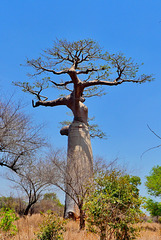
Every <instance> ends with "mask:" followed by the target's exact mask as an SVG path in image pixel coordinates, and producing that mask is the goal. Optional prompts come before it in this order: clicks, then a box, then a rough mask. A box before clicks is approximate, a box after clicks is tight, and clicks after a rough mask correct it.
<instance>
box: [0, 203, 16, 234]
mask: <svg viewBox="0 0 161 240" xmlns="http://www.w3.org/2000/svg"><path fill="white" fill-rule="evenodd" d="M0 218H1V219H0V229H1V230H2V231H3V232H6V233H8V235H15V234H16V232H17V228H16V226H15V225H14V224H13V222H14V221H15V220H17V219H18V218H17V217H16V214H15V212H14V210H12V209H8V208H1V210H0Z"/></svg>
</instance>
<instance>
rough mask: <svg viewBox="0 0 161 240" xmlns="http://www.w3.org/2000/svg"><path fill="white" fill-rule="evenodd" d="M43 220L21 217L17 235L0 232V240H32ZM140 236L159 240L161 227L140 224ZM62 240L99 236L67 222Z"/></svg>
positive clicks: (88, 239) (96, 239) (140, 239)
mask: <svg viewBox="0 0 161 240" xmlns="http://www.w3.org/2000/svg"><path fill="white" fill-rule="evenodd" d="M42 221H43V218H42V216H41V215H40V214H34V215H32V216H27V217H22V218H20V219H19V220H17V221H16V223H15V224H16V226H17V228H18V233H17V234H16V235H15V236H13V237H11V236H8V237H7V236H5V235H4V233H2V232H0V240H33V239H34V238H35V234H34V233H36V232H37V231H38V230H39V224H41V223H42ZM139 227H140V229H141V232H140V236H139V237H138V238H137V240H159V239H161V225H160V224H158V223H141V224H139ZM64 240H99V236H98V235H95V234H92V233H89V232H87V231H85V230H84V231H80V230H79V222H77V221H76V222H74V221H72V220H71V221H69V222H68V223H67V225H66V232H65V233H64Z"/></svg>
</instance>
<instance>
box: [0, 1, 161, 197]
mask: <svg viewBox="0 0 161 240" xmlns="http://www.w3.org/2000/svg"><path fill="white" fill-rule="evenodd" d="M0 23H1V24H0V56H1V57H0V89H1V92H0V95H1V96H3V97H6V98H9V97H10V96H11V95H12V94H13V93H14V98H15V99H16V101H18V100H19V99H21V101H22V102H24V103H25V104H27V107H26V109H25V112H26V114H29V115H32V118H33V121H35V122H36V123H38V124H41V123H45V127H44V134H45V135H46V137H47V138H48V139H49V141H50V142H51V143H52V145H53V146H54V147H55V148H59V147H63V148H65V149H66V146H67V139H66V137H62V136H60V134H59V129H58V126H59V122H60V121H63V120H64V119H65V118H66V114H65V113H66V112H67V111H68V110H67V109H66V108H64V107H56V108H52V109H51V108H49V109H47V108H37V109H33V108H32V107H31V100H32V96H30V95H28V94H24V93H22V92H21V90H20V89H18V88H17V87H15V86H13V85H12V81H28V78H27V76H26V73H27V72H28V68H26V67H22V66H20V64H23V63H25V59H26V57H29V58H36V57H38V56H39V54H40V52H41V50H42V49H45V48H48V47H51V46H52V41H53V40H55V38H66V39H68V40H72V41H73V40H79V39H84V38H92V39H94V40H96V41H98V42H99V44H100V45H101V46H102V47H103V48H104V49H105V50H107V51H109V52H111V53H113V52H120V51H121V52H123V53H124V54H125V55H126V56H127V57H132V58H133V59H134V60H135V61H136V62H138V63H142V62H143V63H144V65H143V66H142V67H141V69H140V73H145V74H154V77H155V81H153V82H151V83H144V84H142V85H140V84H139V85H136V84H124V85H121V86H118V87H107V88H106V91H107V95H106V96H103V97H101V98H93V99H92V98H91V99H89V100H87V101H86V104H87V106H88V107H89V117H92V116H95V117H96V122H97V123H98V124H99V126H100V127H101V128H102V130H103V131H105V132H106V134H107V135H108V136H109V137H108V139H107V140H92V147H93V153H94V156H96V155H100V156H102V157H104V158H105V159H106V160H107V161H110V160H113V159H115V158H116V157H118V159H119V163H120V164H123V165H124V166H126V167H127V168H128V169H129V170H130V171H131V172H132V173H133V174H136V175H139V176H140V177H141V179H142V181H143V182H144V180H145V175H148V173H149V171H150V170H151V168H152V167H153V166H154V165H157V164H159V165H161V159H160V156H161V148H160V149H159V148H158V149H156V150H153V151H150V152H148V153H146V154H145V155H144V157H143V158H142V159H141V158H140V156H141V154H142V153H143V152H144V151H145V150H146V149H148V148H150V147H152V146H155V145H158V144H160V141H159V139H158V138H156V137H155V136H154V135H153V134H152V133H151V132H150V131H149V129H148V128H147V124H149V125H150V127H151V128H152V129H153V130H154V131H156V132H157V133H158V134H160V135H161V94H160V90H161V52H160V49H161V1H160V0H155V1H152V0H135V1H131V0H130V1H129V0H122V1H120V0H100V1H98V0H97V1H96V0H86V1H85V0H82V1H73V0H69V1H65V0H62V1H61V0H60V1H53V0H46V1H42V0H23V1H22V0H15V1H12V0H5V1H1V3H0ZM52 95H53V98H55V97H56V96H55V95H54V92H53V94H52ZM0 171H1V172H3V171H4V170H3V169H1V170H0ZM1 183H2V184H1V185H0V192H1V194H5V192H10V191H11V190H10V189H9V188H8V185H7V183H6V181H4V180H1ZM141 193H142V194H143V195H144V194H145V193H146V190H145V188H144V185H142V187H141Z"/></svg>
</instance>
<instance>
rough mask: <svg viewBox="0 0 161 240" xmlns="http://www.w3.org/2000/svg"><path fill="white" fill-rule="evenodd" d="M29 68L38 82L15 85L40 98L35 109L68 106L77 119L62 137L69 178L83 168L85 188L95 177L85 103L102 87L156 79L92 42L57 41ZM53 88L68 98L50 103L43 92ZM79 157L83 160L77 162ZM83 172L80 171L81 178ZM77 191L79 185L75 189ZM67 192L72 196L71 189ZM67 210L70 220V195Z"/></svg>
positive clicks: (86, 40)
mask: <svg viewBox="0 0 161 240" xmlns="http://www.w3.org/2000/svg"><path fill="white" fill-rule="evenodd" d="M27 66H29V67H31V68H32V69H33V72H31V73H30V74H29V76H30V77H33V78H35V81H34V82H33V83H29V82H17V83H15V84H16V85H17V86H20V87H21V88H22V90H23V91H24V92H29V93H31V94H32V95H34V96H35V97H36V99H37V100H36V102H34V101H32V104H33V107H34V108H35V107H39V106H45V107H55V106H61V105H64V106H66V107H67V108H69V109H70V110H71V111H72V113H73V115H74V119H73V122H72V124H71V125H70V126H65V127H63V128H62V129H61V131H60V133H61V134H62V135H67V136H68V157H67V171H68V173H69V174H68V176H69V175H72V169H73V165H74V166H77V168H80V166H83V174H84V180H83V179H82V180H83V181H84V184H85V183H86V181H87V180H88V179H89V178H90V177H91V176H92V174H93V157H92V148H91V143H90V135H89V129H88V123H87V120H88V108H87V106H86V105H85V104H84V101H85V99H86V98H89V97H93V96H101V95H102V94H104V90H103V88H102V86H118V85H120V84H124V83H144V82H146V81H151V80H152V77H151V75H145V74H143V75H141V76H138V74H137V73H138V70H139V67H140V66H139V65H138V64H136V63H134V61H133V60H132V59H131V58H126V57H125V56H124V55H123V54H122V53H117V54H109V53H108V52H104V51H103V50H102V48H101V47H100V46H99V45H98V44H97V43H96V42H95V41H93V40H91V39H85V40H79V41H74V42H69V41H67V40H56V41H54V43H53V46H52V48H50V49H47V50H45V51H43V53H42V54H41V56H40V57H39V58H37V59H31V60H27ZM54 75H55V76H57V80H55V79H53V78H51V77H50V76H54ZM64 76H66V77H64ZM60 77H61V78H60ZM63 77H64V79H62V78H63ZM30 79H31V78H30ZM49 87H52V88H57V89H60V90H61V91H62V90H65V95H64V94H62V95H61V96H60V97H58V98H56V99H54V100H48V97H47V96H45V93H43V92H47V91H46V90H47V89H48V88H49ZM44 90H45V91H44ZM67 92H68V93H69V94H67ZM78 155H79V156H81V157H80V158H77V156H78ZM81 172H82V170H81V169H80V171H79V173H80V176H81V174H82V173H81ZM78 177H79V176H76V178H78ZM73 181H74V182H77V179H74V178H73ZM77 187H78V186H77V185H76V184H75V188H77ZM66 191H67V192H70V189H68V186H67V187H66ZM65 209H66V213H65V216H66V217H68V213H69V212H73V213H75V209H76V204H75V202H74V200H73V199H72V198H71V197H70V194H66V206H65Z"/></svg>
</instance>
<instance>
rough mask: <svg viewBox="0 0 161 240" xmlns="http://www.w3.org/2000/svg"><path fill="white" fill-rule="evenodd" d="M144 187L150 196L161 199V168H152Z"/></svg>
mask: <svg viewBox="0 0 161 240" xmlns="http://www.w3.org/2000/svg"><path fill="white" fill-rule="evenodd" d="M145 186H146V187H147V189H148V193H149V194H150V195H152V196H155V197H161V166H159V165H157V166H154V167H153V168H152V170H151V171H150V175H149V176H146V182H145Z"/></svg>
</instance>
